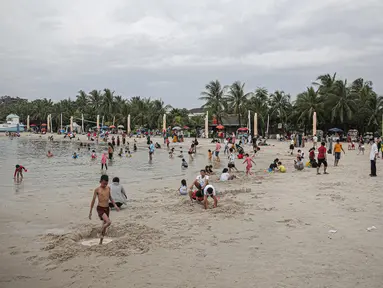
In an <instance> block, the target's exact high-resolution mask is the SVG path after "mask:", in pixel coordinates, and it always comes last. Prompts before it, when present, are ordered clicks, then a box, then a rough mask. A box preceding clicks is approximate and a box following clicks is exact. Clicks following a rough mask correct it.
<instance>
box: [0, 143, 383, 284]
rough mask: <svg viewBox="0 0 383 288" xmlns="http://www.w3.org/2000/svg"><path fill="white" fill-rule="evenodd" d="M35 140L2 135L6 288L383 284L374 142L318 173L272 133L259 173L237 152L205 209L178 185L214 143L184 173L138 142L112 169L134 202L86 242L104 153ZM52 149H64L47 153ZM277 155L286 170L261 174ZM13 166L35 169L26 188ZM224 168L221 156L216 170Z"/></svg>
mask: <svg viewBox="0 0 383 288" xmlns="http://www.w3.org/2000/svg"><path fill="white" fill-rule="evenodd" d="M22 138H23V137H22ZM32 138H33V137H31V139H27V140H26V139H17V140H9V139H5V138H1V139H0V148H1V149H2V151H3V152H4V154H2V155H1V159H0V160H1V163H2V165H1V168H0V169H1V170H0V177H1V178H0V179H1V180H2V184H1V195H2V197H3V199H2V209H1V210H0V229H1V234H0V241H1V243H2V245H1V248H0V255H1V261H2V263H3V264H2V265H1V266H0V287H29V288H34V287H49V288H55V287H107V286H112V287H240V288H242V287H246V288H247V287H267V288H269V287H294V288H295V287H321V288H322V287H323V288H324V287H335V288H337V287H339V288H340V287H342V288H343V287H366V288H367V287H369V288H371V287H382V283H383V275H382V273H381V267H383V242H382V240H381V239H382V236H383V226H381V221H382V214H383V213H382V212H383V207H382V204H383V203H382V196H381V194H382V192H381V186H382V180H381V179H382V178H381V177H382V176H383V174H382V173H383V172H380V171H381V169H382V165H381V163H383V161H382V160H381V159H379V160H378V165H377V166H378V167H377V168H378V175H379V176H378V177H377V178H373V179H371V178H370V177H368V174H369V158H368V154H369V147H368V148H367V149H366V150H367V151H366V154H365V155H364V156H362V155H356V153H357V152H356V151H347V150H346V155H345V156H343V155H342V159H341V162H340V166H339V167H336V168H334V167H332V165H333V164H332V162H333V157H332V156H329V162H330V167H329V170H328V171H329V173H330V174H329V175H318V176H317V175H316V173H315V170H314V169H308V168H306V169H305V170H304V171H301V172H295V171H293V160H294V157H293V156H290V155H288V153H287V150H288V146H289V145H288V143H277V142H275V141H274V142H273V141H270V143H271V144H273V145H275V146H268V147H262V148H261V151H260V153H259V155H257V157H256V163H257V166H255V167H254V172H256V173H255V175H253V176H251V177H248V178H247V177H246V176H244V173H243V171H244V169H245V165H242V164H240V160H237V161H236V165H237V167H238V168H239V169H240V170H241V171H242V172H240V173H239V175H240V177H241V179H237V180H234V181H232V182H230V183H228V182H219V181H217V178H218V175H217V176H212V177H211V178H212V183H213V184H214V185H215V186H216V187H217V190H218V191H219V203H218V205H219V206H218V208H216V209H212V203H210V204H211V206H210V209H208V210H207V211H205V210H204V209H203V207H202V206H201V205H199V204H194V205H193V206H191V205H190V204H189V201H188V199H187V198H186V197H181V196H179V195H178V194H177V191H176V189H177V188H178V186H179V182H180V180H181V179H182V178H185V179H187V181H188V184H189V183H190V182H191V180H192V179H193V178H194V177H195V176H196V175H197V174H198V171H199V169H200V168H202V167H204V166H205V165H206V164H207V149H209V147H213V146H212V144H209V143H208V142H207V141H206V140H199V141H200V143H201V146H203V148H200V149H199V151H198V152H199V153H198V154H197V156H196V159H195V160H194V161H193V162H190V163H189V164H190V166H189V169H187V170H183V169H181V167H180V159H179V158H174V159H169V158H168V155H167V151H163V150H162V151H156V153H155V156H154V161H153V163H152V164H148V161H147V150H146V149H147V148H146V145H145V144H144V142H143V141H144V140H141V142H142V144H139V149H140V150H139V152H138V153H137V154H136V155H134V156H133V157H132V158H130V159H118V158H117V159H116V161H115V162H114V163H113V165H112V166H111V167H110V169H109V171H108V174H109V175H110V176H111V177H113V176H119V177H120V178H121V182H122V184H123V185H124V187H125V188H126V190H127V193H128V198H129V204H128V206H127V207H126V208H124V209H123V210H122V211H121V212H119V213H117V212H115V211H112V212H111V219H112V226H111V227H110V229H109V230H108V233H107V237H108V239H111V240H112V241H111V242H109V243H107V244H105V245H102V246H98V245H93V246H85V245H82V242H83V241H88V240H92V239H96V238H97V234H98V233H99V228H100V221H99V220H98V218H97V215H96V213H95V212H94V213H93V218H92V220H91V221H90V220H88V218H87V216H88V213H89V204H90V201H91V197H92V191H91V190H92V189H94V188H95V187H96V186H97V184H98V180H99V177H100V175H101V173H100V167H99V160H97V162H96V163H93V162H91V161H90V160H89V159H88V158H89V157H87V155H86V152H83V153H81V154H83V155H84V156H83V158H82V157H80V158H79V159H77V160H80V161H77V162H75V161H76V160H73V159H71V158H70V155H71V153H72V150H74V149H76V148H77V145H78V143H76V142H74V143H72V144H70V143H67V142H62V141H61V140H60V142H57V143H56V142H55V143H53V144H52V143H49V142H46V141H45V140H44V139H34V138H33V139H32ZM157 139H158V140H157ZM154 140H155V141H158V142H159V143H162V140H161V139H160V138H154ZM72 141H73V140H72ZM131 142H132V141H131ZM189 142H190V140H188V142H187V145H186V144H183V145H182V146H183V147H184V148H183V150H184V151H185V152H186V151H187V149H186V147H187V146H188V144H189ZM52 147H53V153H54V154H56V155H57V156H55V157H54V158H53V159H47V158H45V157H44V151H46V150H47V149H48V148H49V149H51V148H52ZM346 148H347V147H346ZM99 149H100V150H102V148H99ZM247 149H249V147H248V148H247ZM304 150H305V152H306V155H308V153H307V151H308V149H307V148H305V149H304ZM60 151H65V152H60ZM221 154H223V153H221ZM185 155H186V153H185ZM276 157H278V158H279V159H280V160H281V161H282V162H283V163H284V164H285V166H286V167H287V173H285V174H279V173H274V174H269V173H266V172H264V170H265V169H266V168H267V167H268V166H269V164H270V163H271V161H272V160H273V159H274V158H276ZM51 160H52V161H51ZM15 162H19V163H20V164H23V165H25V166H26V167H27V168H28V169H29V170H30V171H28V173H25V179H24V181H23V182H22V183H21V184H15V183H13V179H12V172H13V167H14V165H15V164H16V163H15ZM226 164H227V160H226V159H225V158H223V157H222V162H221V165H220V167H219V169H218V168H217V169H216V171H221V170H222V168H223V167H224V166H226ZM380 175H382V176H380ZM145 177H146V178H145ZM371 226H375V227H376V229H375V230H371V231H368V230H367V228H368V227H371ZM331 230H333V231H331ZM334 231H336V232H335V233H334Z"/></svg>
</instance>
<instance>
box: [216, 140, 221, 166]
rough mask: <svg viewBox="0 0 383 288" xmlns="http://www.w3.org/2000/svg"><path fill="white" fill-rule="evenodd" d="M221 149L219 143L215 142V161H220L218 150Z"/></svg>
mask: <svg viewBox="0 0 383 288" xmlns="http://www.w3.org/2000/svg"><path fill="white" fill-rule="evenodd" d="M220 150H221V144H220V143H219V142H217V143H216V144H215V159H216V161H217V162H221V160H220V159H219V151H220Z"/></svg>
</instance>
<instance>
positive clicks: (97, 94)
mask: <svg viewBox="0 0 383 288" xmlns="http://www.w3.org/2000/svg"><path fill="white" fill-rule="evenodd" d="M102 100H103V95H102V93H101V91H98V90H92V91H91V92H89V101H90V107H91V111H92V112H93V115H92V118H95V117H96V116H97V115H99V114H100V113H101V106H102V102H103V101H102Z"/></svg>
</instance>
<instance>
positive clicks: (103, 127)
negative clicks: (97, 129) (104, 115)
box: [101, 125, 109, 129]
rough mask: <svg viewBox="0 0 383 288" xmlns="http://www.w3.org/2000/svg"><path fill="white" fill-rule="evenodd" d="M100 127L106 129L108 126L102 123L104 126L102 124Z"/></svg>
mask: <svg viewBox="0 0 383 288" xmlns="http://www.w3.org/2000/svg"><path fill="white" fill-rule="evenodd" d="M101 128H102V129H108V128H109V127H108V126H105V125H104V126H102V127H101Z"/></svg>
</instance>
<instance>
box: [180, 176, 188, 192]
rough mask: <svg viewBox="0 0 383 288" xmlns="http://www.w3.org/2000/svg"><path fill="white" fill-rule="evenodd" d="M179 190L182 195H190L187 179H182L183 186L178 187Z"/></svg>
mask: <svg viewBox="0 0 383 288" xmlns="http://www.w3.org/2000/svg"><path fill="white" fill-rule="evenodd" d="M178 192H180V195H182V196H185V195H188V187H187V185H186V180H185V179H182V180H181V187H180V188H179V189H178Z"/></svg>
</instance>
